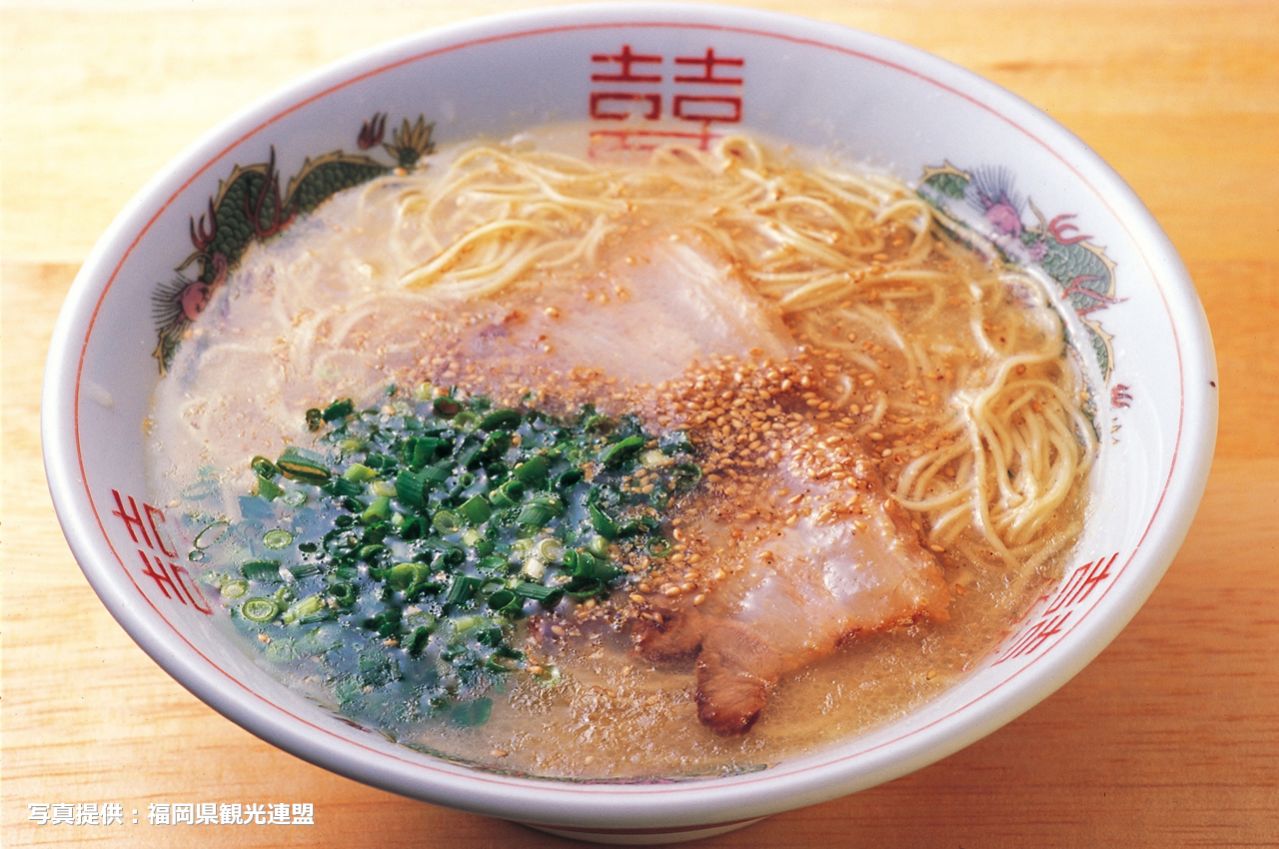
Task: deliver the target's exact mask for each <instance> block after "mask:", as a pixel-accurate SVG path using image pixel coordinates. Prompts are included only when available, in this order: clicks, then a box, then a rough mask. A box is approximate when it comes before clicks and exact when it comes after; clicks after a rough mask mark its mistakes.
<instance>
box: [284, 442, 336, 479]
mask: <svg viewBox="0 0 1279 849" xmlns="http://www.w3.org/2000/svg"><path fill="white" fill-rule="evenodd" d="M276 465H278V466H279V467H280V471H281V472H283V473H284V475H285V477H290V478H293V479H294V480H300V481H306V482H312V483H313V482H316V481H325V480H328V479H329V475H330V473H329V467H328V466H326V465H324V458H323V457H322V456H320V455H319V454H316V453H315V452H314V451H308V450H306V449H305V448H298V447H297V446H296V445H290V446H289V447H288V448H286V449H284V453H283V454H281V455H280V459H279V460H278V461H277V463H276Z"/></svg>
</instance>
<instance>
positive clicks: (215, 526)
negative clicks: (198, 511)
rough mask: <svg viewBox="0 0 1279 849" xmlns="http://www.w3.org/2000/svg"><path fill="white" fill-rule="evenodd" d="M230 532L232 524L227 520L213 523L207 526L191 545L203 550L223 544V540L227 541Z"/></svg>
mask: <svg viewBox="0 0 1279 849" xmlns="http://www.w3.org/2000/svg"><path fill="white" fill-rule="evenodd" d="M230 532H231V523H230V522H227V521H225V520H219V521H217V522H211V523H210V524H207V525H205V526H204V527H203V528H202V529H201V530H200V532H199V533H198V534H196V535H195V539H194V540H193V541H192V542H191V544H192V545H193V546H195V547H196V548H198V549H201V550H203V549H206V548H209V547H211V546H214V545H217V544H218V543H220V542H222V540H224V539H226V536H227V534H228V533H230Z"/></svg>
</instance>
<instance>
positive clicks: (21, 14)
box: [0, 0, 1279, 849]
mask: <svg viewBox="0 0 1279 849" xmlns="http://www.w3.org/2000/svg"><path fill="white" fill-rule="evenodd" d="M532 5H538V4H534V3H530V2H519V0H511V1H510V2H496V0H483V2H469V3H462V2H456V0H452V2H440V0H416V2H411V3H408V2H406V3H387V2H379V1H378V0H362V2H358V3H336V2H328V0H312V2H306V3H288V4H277V5H272V4H267V3H260V2H253V3H250V2H229V0H210V2H203V3H186V2H146V0H125V2H117V3H113V4H106V3H102V4H97V3H89V2H81V3H70V4H67V3H34V2H33V3H17V4H15V3H13V2H4V3H0V86H2V88H0V91H2V92H3V99H2V102H0V122H2V124H0V198H2V207H0V215H2V218H0V231H2V232H0V262H2V263H3V265H2V266H0V276H2V280H3V286H2V291H3V301H2V304H0V309H2V311H0V339H2V340H3V353H2V357H3V360H2V374H3V396H2V400H3V404H2V405H0V415H2V416H3V443H2V445H3V448H2V450H3V457H2V458H0V468H2V469H3V475H4V481H3V486H0V509H2V511H3V512H2V515H0V558H3V560H2V563H3V566H2V573H0V579H2V581H3V584H2V585H0V586H2V591H3V624H2V626H0V640H2V644H0V646H2V652H3V653H2V656H0V662H2V663H3V678H2V679H0V686H2V688H3V690H2V693H0V709H2V710H3V714H2V716H0V720H2V725H0V733H2V735H3V761H2V762H0V781H2V784H0V795H2V804H0V823H2V824H3V843H4V845H6V846H29V845H69V844H77V843H86V844H90V843H91V844H93V845H95V846H111V847H116V846H118V847H136V846H148V847H188V846H254V847H268V846H302V845H307V846H343V847H348V846H349V847H364V846H376V847H379V849H387V847H399V846H415V847H435V846H440V847H444V846H494V847H497V846H502V847H509V846H514V845H519V846H557V845H568V844H567V843H565V842H564V841H560V840H557V839H554V838H551V837H547V836H544V835H540V834H536V833H534V832H530V831H526V830H524V829H522V828H520V827H518V826H515V825H510V824H507V823H503V822H499V821H494V820H488V819H484V818H482V817H478V816H472V815H469V814H462V813H456V812H454V811H451V810H446V809H443V808H438V807H433V806H430V805H426V804H422V803H418V802H414V801H410V800H407V799H403V798H400V797H398V796H394V795H392V794H389V793H385V792H381V791H378V790H373V789H371V788H368V787H365V786H363V785H360V784H357V783H354V782H352V781H349V780H347V779H344V778H340V777H338V776H336V775H333V774H331V773H328V772H325V771H324V770H321V769H318V768H316V767H313V766H311V765H309V764H306V763H303V762H302V761H300V760H298V759H296V758H294V757H292V756H291V755H288V754H285V753H284V752H282V751H279V750H277V749H275V748H273V747H271V746H269V745H268V744H266V743H263V742H261V741H260V740H258V739H257V738H255V737H253V736H251V735H250V734H248V733H247V732H245V731H243V730H241V729H240V728H239V727H238V726H236V725H234V724H232V723H231V722H229V721H227V720H226V719H223V718H222V717H221V716H219V715H217V714H216V713H214V712H213V711H212V710H211V709H209V708H208V707H206V706H205V705H204V704H203V703H201V702H200V701H198V700H196V699H195V698H194V697H192V696H191V695H190V694H188V693H187V692H186V691H185V690H184V689H183V688H182V687H181V686H179V685H178V684H177V683H176V682H174V681H173V680H172V679H171V678H169V677H168V676H167V675H166V674H165V673H164V672H162V671H161V670H160V668H159V667H158V666H156V665H155V664H154V663H153V662H152V661H151V660H149V659H148V658H147V657H146V656H145V655H144V654H143V653H142V651H141V650H140V649H138V648H137V647H136V646H135V645H134V644H133V643H132V642H131V641H130V640H129V638H128V637H127V636H126V635H125V633H124V631H123V630H122V629H121V628H120V627H119V626H118V625H117V624H116V623H115V622H114V621H113V620H112V618H111V616H110V615H109V614H108V613H107V611H106V609H105V608H104V607H103V606H102V604H101V603H99V601H98V600H97V598H96V597H95V596H94V594H93V593H92V592H91V590H90V589H89V586H88V584H87V583H86V582H85V580H84V579H83V577H82V576H81V573H80V571H79V569H78V568H77V566H76V564H75V562H74V561H73V560H72V557H71V554H70V552H69V550H68V548H67V545H66V543H65V542H64V540H63V538H62V535H61V533H60V531H59V528H58V525H57V522H56V520H55V518H54V514H53V509H52V506H51V504H50V500H49V496H48V492H47V489H46V487H45V482H44V476H43V471H42V467H41V461H40V454H39V451H40V440H39V403H40V380H41V375H42V371H43V367H44V357H45V353H46V349H47V345H48V341H49V336H50V331H51V327H52V325H53V322H54V319H55V316H56V314H57V311H58V308H59V306H60V304H61V301H62V299H63V296H64V295H65V293H66V291H67V288H68V286H69V285H70V283H71V280H72V277H73V276H74V274H75V272H76V270H77V267H78V265H79V263H80V262H81V261H82V260H83V259H84V257H85V256H86V254H87V252H88V251H89V249H90V247H91V246H92V245H93V243H94V241H95V240H96V239H97V238H98V236H99V234H101V233H102V232H103V230H104V229H105V228H106V226H107V225H108V223H109V222H110V221H111V219H112V218H113V217H114V216H115V214H116V213H117V212H118V211H119V209H120V208H121V207H122V205H123V204H124V203H125V201H126V200H127V199H128V198H129V197H130V196H131V195H132V194H133V193H134V192H135V191H136V190H137V189H138V188H139V187H140V186H141V185H142V184H143V183H144V182H145V181H146V180H147V179H148V178H149V177H150V176H151V175H152V174H154V173H155V172H156V171H157V170H158V169H159V168H161V167H162V166H163V165H164V164H165V163H166V162H167V161H168V160H169V159H171V158H172V157H173V156H174V155H175V154H177V153H178V152H179V151H180V150H181V149H183V148H184V147H185V146H186V145H187V144H189V143H190V142H191V141H193V140H194V139H195V138H196V137H197V136H199V135H200V134H201V133H203V132H204V131H206V130H207V129H208V128H210V127H211V126H212V125H214V124H215V123H217V122H219V121H221V120H222V119H223V118H225V117H226V116H228V115H229V114H231V113H232V112H234V111H235V110H237V109H239V108H240V107H242V106H243V105H245V104H247V103H248V102H250V101H252V100H255V99H257V98H258V97H259V96H261V95H262V94H263V93H265V92H267V91H269V90H272V89H275V88H276V87H277V86H279V85H281V84H283V83H285V82H287V81H288V80H290V79H291V78H293V77H295V76H296V75H298V74H300V73H303V72H305V71H308V70H310V69H312V68H314V67H316V66H318V65H321V64H323V63H325V62H328V61H331V60H334V59H337V58H339V57H341V56H343V55H345V54H347V53H350V52H352V51H355V50H358V49H361V48H365V47H369V46H372V45H375V44H377V43H379V42H382V41H384V40H387V39H390V38H394V37H396V36H400V35H403V34H406V33H409V32H413V31H416V30H419V29H422V28H426V27H431V26H435V25H438V24H441V23H446V22H451V21H455V20H460V19H463V18H467V17H472V16H476V15H480V14H485V13H490V12H495V11H503V10H510V9H514V8H521V7H528V6H532ZM748 5H758V6H761V7H768V8H774V9H778V10H785V11H791V12H796V13H799V14H803V15H808V16H811V17H815V18H820V19H825V20H830V21H837V22H841V23H844V24H849V25H852V26H855V27H859V28H863V29H866V30H870V31H873V32H878V33H881V34H884V35H887V36H890V37H894V38H898V39H901V40H903V41H905V42H908V43H911V44H914V45H917V46H919V47H922V48H925V49H927V50H930V51H933V52H935V53H937V54H939V55H941V56H943V57H945V58H947V59H950V60H952V61H954V62H957V63H959V64H961V65H964V66H966V67H968V68H971V69H973V70H975V71H976V72H978V73H980V74H983V75H985V76H987V77H989V78H991V79H993V80H995V81H996V82H998V83H1000V84H1002V85H1004V86H1005V87H1007V88H1009V89H1011V90H1012V91H1014V92H1016V93H1018V94H1020V95H1021V96H1023V97H1025V98H1026V99H1028V100H1029V101H1031V102H1032V103H1034V104H1036V105H1037V106H1039V107H1041V108H1043V109H1044V110H1046V111H1047V112H1048V113H1049V114H1051V115H1053V116H1054V117H1056V118H1057V119H1059V120H1060V121H1062V122H1063V123H1064V124H1065V125H1066V126H1067V127H1069V128H1070V129H1072V130H1073V131H1074V132H1075V133H1077V134H1078V135H1079V136H1080V137H1082V138H1083V139H1085V140H1086V141H1087V142H1088V143H1089V144H1090V145H1092V146H1093V147H1094V148H1095V149H1096V150H1097V151H1098V152H1099V153H1100V154H1101V155H1102V156H1103V157H1104V158H1105V159H1107V160H1108V161H1109V162H1110V163H1111V164H1112V165H1113V166H1114V167H1115V168H1116V169H1117V170H1118V171H1119V172H1120V174H1122V175H1123V176H1124V177H1125V178H1126V179H1127V180H1128V181H1129V182H1130V184H1131V185H1132V186H1133V187H1134V188H1135V189H1136V191H1137V193H1138V194H1139V195H1140V196H1141V197H1142V198H1143V199H1144V200H1145V202H1146V203H1147V205H1148V206H1149V207H1150V208H1151V209H1152V210H1153V212H1154V214H1155V216H1156V217H1157V218H1158V219H1159V221H1160V222H1161V223H1162V224H1163V226H1164V227H1165V229H1166V230H1167V232H1168V233H1169V235H1170V236H1171V238H1172V240H1173V242H1174V243H1175V244H1176V245H1177V247H1178V249H1179V250H1180V251H1181V254H1182V257H1183V258H1184V259H1185V262H1186V264H1187V265H1188V266H1189V269H1190V273H1191V275H1192V277H1193V278H1194V280H1195V282H1196V285H1197V286H1198V288H1199V292H1200V295H1201V297H1202V299H1203V302H1204V305H1205V307H1206V309H1207V313H1208V317H1209V320H1210V322H1211V325H1212V330H1213V334H1214V337H1215V339H1216V345H1217V353H1218V357H1219V360H1220V377H1221V430H1220V437H1219V440H1218V447H1217V455H1216V461H1215V463H1214V467H1213V472H1212V476H1211V479H1210V481H1209V484H1208V491H1207V495H1206V497H1205V499H1204V502H1203V506H1202V508H1201V509H1200V512H1199V516H1198V518H1197V519H1196V521H1195V523H1194V525H1193V527H1192V528H1191V529H1190V533H1189V537H1188V538H1187V540H1186V543H1185V546H1184V548H1183V549H1182V551H1181V553H1180V554H1179V555H1178V557H1177V559H1176V562H1175V563H1174V564H1173V566H1172V569H1171V570H1170V572H1169V573H1168V576H1167V578H1166V579H1165V580H1164V581H1163V583H1162V584H1161V585H1160V586H1159V587H1158V589H1157V590H1156V591H1155V593H1154V595H1153V596H1152V597H1151V599H1150V601H1149V602H1148V603H1147V604H1146V606H1145V607H1144V609H1143V610H1142V611H1141V612H1140V613H1139V614H1138V615H1137V617H1136V619H1135V620H1134V621H1133V622H1132V624H1131V625H1130V626H1129V627H1128V628H1127V630H1125V631H1124V633H1123V634H1121V635H1120V637H1119V638H1118V639H1117V640H1116V641H1115V642H1114V643H1113V644H1112V645H1111V646H1110V647H1109V648H1108V649H1107V650H1106V651H1105V652H1104V653H1103V654H1102V655H1101V656H1100V657H1099V658H1098V659H1097V660H1096V661H1095V662H1094V663H1093V664H1092V665H1090V666H1089V667H1088V668H1087V669H1086V670H1085V671H1084V672H1082V673H1081V674H1080V675H1079V676H1078V677H1077V678H1075V679H1074V680H1073V681H1071V682H1070V683H1069V684H1068V685H1067V686H1065V687H1064V688H1063V689H1062V690H1060V691H1059V692H1058V693H1056V694H1055V695H1053V696H1052V697H1050V698H1049V699H1047V700H1046V701H1045V702H1044V703H1043V704H1041V705H1039V706H1038V707H1036V708H1034V709H1033V710H1031V711H1030V712H1029V713H1027V714H1025V715H1024V716H1023V717H1021V718H1020V719H1018V720H1017V721H1015V722H1013V723H1011V724H1010V725H1008V726H1006V727H1005V728H1003V729H1002V730H1000V731H998V732H997V733H995V734H993V735H991V736H990V737H988V738H986V739H985V740H983V741H981V742H979V743H977V744H975V745H973V746H971V747H969V748H967V749H966V750H964V751H962V752H960V753H959V754H956V755H954V756H952V757H950V758H948V759H947V760H945V761H943V762H941V763H938V764H936V765H934V766H932V767H929V768H927V769H924V770H922V771H920V772H917V773H915V774H913V775H910V776H908V777H905V778H902V779H900V780H898V781H894V782H892V783H890V784H887V785H884V786H881V787H878V788H875V789H873V790H869V791H866V792H863V793H859V794H857V795H854V796H850V797H847V798H843V799H838V800H835V801H832V802H828V803H825V804H822V805H818V806H816V807H812V808H808V809H805V810H800V811H794V812H791V813H788V814H783V815H779V816H775V817H772V818H771V819H768V820H766V821H764V822H763V823H761V824H759V825H756V826H754V827H752V828H749V829H747V830H745V831H741V832H737V833H735V834H732V835H729V836H726V837H722V838H717V839H712V840H709V841H706V842H704V843H702V844H701V845H703V846H707V847H711V846H734V847H775V846H797V847H798V846H827V847H845V846H848V847H887V846H919V847H969V849H971V847H1030V846H1034V847H1039V846H1072V847H1073V846H1125V847H1129V846H1132V847H1135V846H1151V847H1165V846H1277V845H1279V438H1276V437H1277V436H1279V433H1277V431H1279V427H1277V425H1276V423H1277V422H1279V354H1277V353H1276V333H1275V330H1274V327H1275V322H1276V318H1277V317H1279V259H1276V257H1277V256H1279V225H1277V224H1276V221H1277V220H1279V219H1277V218H1276V216H1275V214H1274V212H1273V208H1274V206H1275V204H1276V202H1277V201H1279V3H1275V2H1271V0H1256V2H1213V0H1184V2H1179V1H1178V0H1166V2H1156V0H1127V2H1116V3H1104V2H1065V0H1059V2H1053V0H1038V2H1036V0H983V2H964V3H954V2H945V1H944V0H935V1H934V0H907V2H889V0H858V2H839V0H786V2H781V0H777V2H760V3H754V4H748ZM209 801H212V802H221V803H271V802H281V801H283V802H290V803H310V804H312V805H313V806H314V811H315V824H314V825H312V826H258V827H244V826H229V825H228V826H200V827H194V826H167V827H166V826H159V825H155V826H153V825H149V824H148V823H147V821H146V814H147V811H148V805H149V804H151V803H181V802H209ZM77 802H79V803H86V802H87V803H96V804H103V803H119V804H121V805H122V807H123V810H124V813H125V823H124V824H122V825H112V826H96V827H95V826H63V825H59V826H54V825H45V826H39V825H36V824H35V823H32V822H30V821H29V820H28V815H29V812H30V808H29V805H31V804H39V803H45V804H52V803H77ZM134 809H136V810H138V811H139V817H140V819H141V823H140V824H138V825H133V824H131V822H130V819H131V812H132V811H133V810H134Z"/></svg>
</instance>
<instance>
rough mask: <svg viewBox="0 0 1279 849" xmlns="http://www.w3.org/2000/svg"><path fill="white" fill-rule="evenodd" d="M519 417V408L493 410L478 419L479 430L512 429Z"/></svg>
mask: <svg viewBox="0 0 1279 849" xmlns="http://www.w3.org/2000/svg"><path fill="white" fill-rule="evenodd" d="M521 418H522V417H521V416H520V411H519V410H510V409H503V410H494V411H493V412H491V413H489V414H487V415H486V416H484V417H483V418H482V419H480V430H514V429H515V428H516V427H518V426H519V424H520V419H521Z"/></svg>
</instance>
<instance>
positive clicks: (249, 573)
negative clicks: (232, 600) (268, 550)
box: [240, 560, 280, 581]
mask: <svg viewBox="0 0 1279 849" xmlns="http://www.w3.org/2000/svg"><path fill="white" fill-rule="evenodd" d="M240 574H242V575H244V577H246V578H248V579H249V580H250V581H274V580H278V579H279V577H280V562H279V561H278V560H250V561H249V562H248V563H245V564H244V565H243V566H241V567H240Z"/></svg>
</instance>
